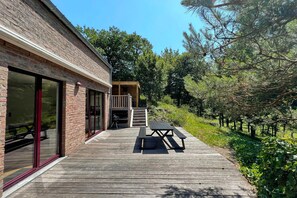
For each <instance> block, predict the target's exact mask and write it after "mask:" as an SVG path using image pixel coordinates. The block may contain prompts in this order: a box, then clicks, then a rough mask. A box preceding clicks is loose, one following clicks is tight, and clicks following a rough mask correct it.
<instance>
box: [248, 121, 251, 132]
mask: <svg viewBox="0 0 297 198" xmlns="http://www.w3.org/2000/svg"><path fill="white" fill-rule="evenodd" d="M250 128H251V124H250V123H249V122H248V133H249V132H250Z"/></svg>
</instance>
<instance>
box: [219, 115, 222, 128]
mask: <svg viewBox="0 0 297 198" xmlns="http://www.w3.org/2000/svg"><path fill="white" fill-rule="evenodd" d="M219 125H220V127H222V119H221V114H219Z"/></svg>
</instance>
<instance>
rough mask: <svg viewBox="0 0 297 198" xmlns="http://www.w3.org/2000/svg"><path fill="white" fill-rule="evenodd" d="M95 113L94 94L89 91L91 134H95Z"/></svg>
mask: <svg viewBox="0 0 297 198" xmlns="http://www.w3.org/2000/svg"><path fill="white" fill-rule="evenodd" d="M95 113H96V111H95V92H94V91H90V120H91V123H90V129H91V133H92V134H93V133H94V132H95V122H94V120H95Z"/></svg>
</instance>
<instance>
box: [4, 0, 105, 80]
mask: <svg viewBox="0 0 297 198" xmlns="http://www.w3.org/2000/svg"><path fill="white" fill-rule="evenodd" d="M0 25H3V26H4V27H6V28H8V29H10V30H12V31H14V32H16V33H18V34H20V35H22V36H23V37H25V38H27V39H29V40H30V41H32V42H34V43H35V44H37V45H39V46H41V47H43V48H45V49H47V50H49V51H51V52H53V53H55V54H57V55H58V56H60V57H62V58H64V59H65V60H67V61H69V62H71V63H73V64H75V65H77V66H79V67H81V68H83V69H85V70H86V71H89V72H91V73H93V74H96V75H97V76H98V77H99V78H100V79H102V80H104V81H105V82H110V73H109V72H110V69H109V68H108V67H107V66H106V65H105V64H103V62H102V61H101V60H100V59H99V58H98V57H97V56H96V55H95V54H94V53H93V52H92V51H91V50H90V49H89V48H88V47H87V46H86V45H85V44H84V43H83V42H81V40H80V39H79V38H78V37H77V36H76V35H75V34H73V33H72V32H71V31H70V30H69V29H68V28H67V27H66V26H65V25H64V24H63V23H62V22H61V21H60V20H59V19H58V18H57V17H56V16H55V15H54V14H53V13H52V12H51V11H50V10H49V9H48V8H47V7H46V6H45V5H44V4H43V3H42V2H41V1H39V0H1V1H0ZM98 65H100V67H98Z"/></svg>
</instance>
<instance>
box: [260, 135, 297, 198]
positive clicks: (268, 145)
mask: <svg viewBox="0 0 297 198" xmlns="http://www.w3.org/2000/svg"><path fill="white" fill-rule="evenodd" d="M296 146H297V145H296V143H294V142H292V141H285V140H281V139H277V138H267V139H264V140H263V147H262V151H261V152H260V154H259V166H258V168H259V172H260V178H259V180H258V183H257V186H258V193H259V196H260V197H296V195H297V147H296Z"/></svg>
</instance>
